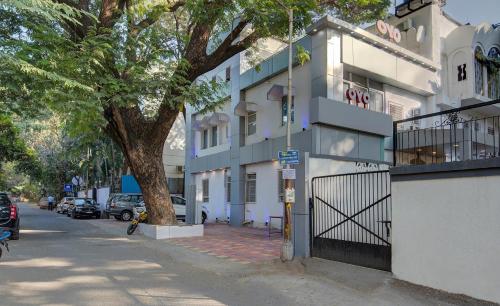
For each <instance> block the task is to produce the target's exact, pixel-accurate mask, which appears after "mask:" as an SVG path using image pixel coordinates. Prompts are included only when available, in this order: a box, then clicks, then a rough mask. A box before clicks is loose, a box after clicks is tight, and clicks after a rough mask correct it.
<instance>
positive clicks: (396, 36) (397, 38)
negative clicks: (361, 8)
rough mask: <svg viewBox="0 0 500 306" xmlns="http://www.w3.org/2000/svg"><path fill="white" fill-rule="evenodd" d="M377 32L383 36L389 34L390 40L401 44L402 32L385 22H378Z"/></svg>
mask: <svg viewBox="0 0 500 306" xmlns="http://www.w3.org/2000/svg"><path fill="white" fill-rule="evenodd" d="M377 31H378V32H379V33H380V34H381V35H382V36H385V35H387V34H389V38H390V39H391V40H392V41H394V42H397V43H399V42H401V32H400V31H399V29H398V28H396V27H394V26H393V25H390V24H388V23H387V22H385V21H383V20H378V21H377Z"/></svg>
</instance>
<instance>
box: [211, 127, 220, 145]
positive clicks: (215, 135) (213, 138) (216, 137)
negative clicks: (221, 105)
mask: <svg viewBox="0 0 500 306" xmlns="http://www.w3.org/2000/svg"><path fill="white" fill-rule="evenodd" d="M214 129H215V133H214ZM210 135H211V138H210V147H216V146H218V145H219V127H218V126H216V125H215V126H212V127H211V128H210ZM214 141H215V143H214Z"/></svg>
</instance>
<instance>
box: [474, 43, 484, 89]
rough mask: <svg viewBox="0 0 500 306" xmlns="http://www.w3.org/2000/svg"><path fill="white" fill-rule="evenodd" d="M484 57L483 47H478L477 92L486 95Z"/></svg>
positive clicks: (475, 63) (475, 59) (475, 67)
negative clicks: (482, 60) (482, 59)
mask: <svg viewBox="0 0 500 306" xmlns="http://www.w3.org/2000/svg"><path fill="white" fill-rule="evenodd" d="M482 57H484V54H483V51H482V50H481V48H479V47H477V48H476V51H475V54H474V75H475V83H474V84H475V86H474V88H475V92H476V94H478V95H484V83H483V68H484V67H483V64H482V63H481V58H482Z"/></svg>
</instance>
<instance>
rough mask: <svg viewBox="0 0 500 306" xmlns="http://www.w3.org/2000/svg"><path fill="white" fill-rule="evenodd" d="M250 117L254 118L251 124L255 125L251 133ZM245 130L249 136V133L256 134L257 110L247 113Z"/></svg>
mask: <svg viewBox="0 0 500 306" xmlns="http://www.w3.org/2000/svg"><path fill="white" fill-rule="evenodd" d="M250 117H253V118H254V120H253V121H252V125H253V126H254V127H255V129H254V131H253V133H251V134H250V124H251V123H250ZM246 121H247V122H246V130H247V131H246V132H247V136H250V135H255V134H257V112H248V114H247V120H246Z"/></svg>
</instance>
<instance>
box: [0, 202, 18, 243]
mask: <svg viewBox="0 0 500 306" xmlns="http://www.w3.org/2000/svg"><path fill="white" fill-rule="evenodd" d="M0 228H1V229H3V230H6V231H10V232H11V236H10V239H11V240H18V239H19V209H18V207H17V206H16V205H15V204H13V203H12V202H11V201H10V199H9V196H8V195H7V193H3V192H1V193H0Z"/></svg>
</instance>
